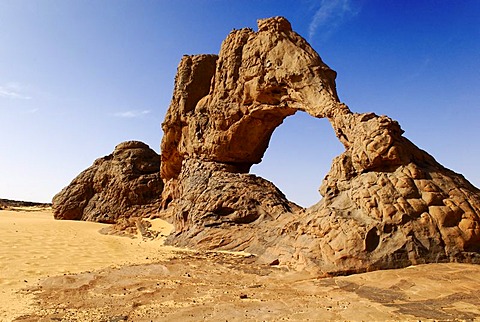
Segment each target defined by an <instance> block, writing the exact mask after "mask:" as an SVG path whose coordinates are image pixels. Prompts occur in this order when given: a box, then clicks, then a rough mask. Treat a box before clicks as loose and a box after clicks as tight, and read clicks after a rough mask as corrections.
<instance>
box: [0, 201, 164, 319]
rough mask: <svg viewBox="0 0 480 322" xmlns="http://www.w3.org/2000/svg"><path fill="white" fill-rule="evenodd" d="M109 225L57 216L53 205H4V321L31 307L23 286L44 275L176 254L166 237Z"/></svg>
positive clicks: (0, 266) (0, 289)
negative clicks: (135, 234)
mask: <svg viewBox="0 0 480 322" xmlns="http://www.w3.org/2000/svg"><path fill="white" fill-rule="evenodd" d="M32 210H33V211H32ZM35 210H37V211H35ZM160 222H161V223H159V220H157V221H154V222H153V226H152V227H154V228H155V229H157V230H164V231H169V230H170V229H171V227H169V225H168V224H167V223H165V222H163V221H160ZM165 224H166V225H165ZM105 226H106V225H103V224H98V223H92V222H75V221H57V220H54V219H53V217H52V213H51V211H50V210H48V209H40V210H38V209H35V208H25V209H21V208H16V210H15V211H7V210H0V236H1V237H0V238H1V243H0V321H11V320H12V319H13V318H14V317H15V316H18V315H21V314H25V313H28V312H29V310H30V309H29V304H31V303H32V298H33V296H31V295H29V294H19V293H18V290H19V289H20V288H23V287H28V286H30V285H34V284H35V283H37V282H38V281H39V280H41V279H42V278H45V277H48V276H53V275H61V274H71V273H79V272H84V271H90V270H96V269H100V268H106V267H116V266H119V265H126V264H133V263H137V264H140V263H151V262H152V261H153V260H159V259H163V258H164V257H165V256H166V257H165V258H168V256H170V249H169V248H168V247H161V245H163V240H162V239H158V240H155V241H143V239H142V238H136V239H131V238H127V237H116V236H106V235H102V234H99V233H98V231H99V230H100V229H102V228H104V227H105Z"/></svg>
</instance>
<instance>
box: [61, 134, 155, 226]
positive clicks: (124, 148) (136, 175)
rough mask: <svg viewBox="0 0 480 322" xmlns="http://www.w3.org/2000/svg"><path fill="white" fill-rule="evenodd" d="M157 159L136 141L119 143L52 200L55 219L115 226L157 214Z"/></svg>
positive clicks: (143, 145) (152, 152)
mask: <svg viewBox="0 0 480 322" xmlns="http://www.w3.org/2000/svg"><path fill="white" fill-rule="evenodd" d="M162 189H163V182H162V180H161V178H160V156H159V155H158V154H157V153H156V152H155V151H153V150H152V149H150V148H149V147H148V145H146V144H145V143H142V142H138V141H128V142H123V143H120V144H119V145H117V146H116V147H115V151H113V153H112V154H110V155H107V156H105V157H103V158H99V159H97V160H96V161H95V162H94V164H93V165H92V166H91V167H90V168H88V169H86V170H85V171H83V172H82V173H80V174H79V175H78V176H77V177H76V178H75V179H74V180H73V181H72V182H71V183H70V185H68V186H67V187H65V188H64V189H63V190H62V191H61V192H59V193H58V194H57V195H56V196H55V197H54V198H53V211H54V217H55V218H56V219H70V220H88V221H98V222H105V223H116V222H117V221H118V220H119V219H120V218H122V219H124V218H128V217H132V216H133V217H143V216H146V215H149V214H151V213H153V212H156V211H157V210H158V207H159V205H160V200H161V199H160V196H161V193H162Z"/></svg>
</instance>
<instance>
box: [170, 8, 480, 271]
mask: <svg viewBox="0 0 480 322" xmlns="http://www.w3.org/2000/svg"><path fill="white" fill-rule="evenodd" d="M335 77H336V73H335V72H334V71H333V70H332V69H330V68H329V67H328V66H327V65H326V64H325V63H324V62H323V61H322V60H321V58H320V57H319V55H318V54H317V53H316V52H315V51H314V50H313V49H312V48H311V47H310V45H309V44H308V43H307V41H305V39H303V38H302V37H301V36H299V35H298V34H297V33H295V32H294V31H292V28H291V26H290V23H289V22H288V21H287V20H286V19H284V18H282V17H275V18H270V19H264V20H260V21H259V22H258V31H257V32H255V31H253V30H251V29H241V30H234V31H232V32H231V33H230V34H229V35H228V37H227V38H226V39H225V41H224V42H223V44H222V47H221V50H220V53H219V55H218V56H215V55H196V56H184V57H183V58H182V60H181V62H180V65H179V67H178V71H177V76H176V80H175V87H174V93H173V99H172V102H171V105H170V107H169V109H168V111H167V115H166V117H165V121H164V123H163V124H162V127H163V131H164V137H163V140H162V152H161V159H162V164H161V176H162V178H163V180H164V183H165V189H164V190H163V195H162V196H163V201H162V207H163V208H164V209H166V210H168V211H169V213H173V214H174V220H175V229H176V231H175V233H174V234H173V235H172V236H170V238H169V240H168V242H169V243H171V244H174V245H180V246H188V247H193V248H204V249H227V250H237V251H247V252H252V253H255V254H257V255H258V256H259V258H260V259H261V260H263V261H267V262H275V263H276V262H280V263H283V264H288V265H291V266H295V267H300V268H307V269H311V270H316V271H318V272H319V273H320V274H345V273H353V272H361V271H366V270H373V269H384V268H395V267H404V266H407V265H411V264H417V263H427V262H444V261H460V262H474V263H480V217H479V214H480V191H479V190H478V189H477V188H475V187H474V186H472V185H471V184H470V183H469V182H468V181H467V180H466V179H465V178H464V177H463V176H461V175H459V174H457V173H454V172H453V171H451V170H448V169H446V168H444V167H443V166H442V165H440V164H439V163H438V162H436V161H435V159H434V158H433V157H432V156H430V155H429V154H427V153H426V152H425V151H422V150H420V149H419V148H418V147H416V146H415V145H414V144H413V143H412V142H410V141H409V140H408V139H407V138H405V137H404V136H403V131H402V129H401V127H400V125H399V124H398V123H397V122H396V121H394V120H392V119H390V118H388V117H386V116H378V115H376V114H373V113H364V114H358V113H353V112H351V111H350V109H349V108H348V107H347V106H346V105H345V104H343V103H341V102H340V101H339V99H338V96H337V93H336V86H335ZM299 110H300V111H305V112H307V113H308V114H310V115H311V116H312V117H317V118H327V119H328V120H329V121H330V124H331V125H332V127H333V129H334V130H335V133H336V136H337V138H338V139H339V140H340V141H341V143H342V144H343V145H344V147H345V151H344V153H342V154H341V155H340V156H338V157H336V158H335V159H334V160H333V162H332V166H331V170H330V172H329V173H328V174H327V176H326V177H325V179H324V181H323V183H322V185H321V187H320V193H321V195H322V196H323V198H322V199H321V200H320V201H319V203H318V204H316V205H314V206H312V207H311V208H308V209H302V208H301V207H299V206H297V205H295V204H293V203H292V202H289V201H288V200H287V199H286V198H285V196H284V195H283V194H282V193H281V192H280V191H279V190H278V189H277V188H276V187H275V186H274V185H273V184H272V183H270V182H268V181H266V180H264V179H262V178H259V177H256V176H254V175H251V174H249V173H248V172H249V169H250V167H251V166H252V165H253V164H255V163H259V162H261V160H262V157H263V155H264V153H265V151H266V149H267V147H268V143H269V140H270V137H271V135H272V133H273V131H274V130H275V128H276V127H278V126H279V125H280V124H281V123H282V121H283V120H284V119H285V118H286V117H288V116H290V115H293V114H295V113H296V112H297V111H299ZM312 148H315V147H312Z"/></svg>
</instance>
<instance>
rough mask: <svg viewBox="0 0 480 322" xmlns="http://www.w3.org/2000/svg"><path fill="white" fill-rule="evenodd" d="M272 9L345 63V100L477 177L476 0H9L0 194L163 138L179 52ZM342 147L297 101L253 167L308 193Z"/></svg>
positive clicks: (1, 82) (478, 181) (42, 197)
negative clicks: (133, 143) (390, 121)
mask: <svg viewBox="0 0 480 322" xmlns="http://www.w3.org/2000/svg"><path fill="white" fill-rule="evenodd" d="M276 15H282V16H285V17H286V18H288V19H289V20H290V22H291V23H292V26H293V28H294V30H295V31H297V32H298V33H299V34H301V35H302V36H304V37H305V38H306V39H307V40H308V41H309V42H310V44H311V45H312V47H313V48H314V49H315V50H317V52H318V53H319V54H320V56H321V57H322V59H323V60H324V61H325V62H326V63H327V64H328V65H329V66H330V67H331V68H332V69H334V70H336V71H337V72H338V77H337V89H338V93H339V96H340V99H341V100H342V101H343V102H345V103H346V104H348V105H349V107H350V109H352V110H353V111H355V112H369V111H373V112H375V113H377V114H386V115H388V116H390V117H392V118H394V119H396V120H398V121H399V122H400V124H401V126H402V128H403V129H404V130H405V136H406V137H407V138H409V139H410V140H412V141H413V142H414V143H415V144H417V145H418V146H419V147H421V148H422V149H424V150H426V151H427V152H429V153H430V154H432V155H433V156H434V157H435V158H436V159H437V161H439V162H440V163H442V164H443V165H444V166H446V167H448V168H450V169H452V170H454V171H456V172H460V173H463V174H464V175H465V177H466V178H467V179H469V180H470V181H471V182H472V183H473V184H474V185H476V186H477V187H478V186H480V172H479V171H478V163H479V162H478V160H479V158H480V142H479V141H480V136H479V130H478V129H479V126H478V122H479V120H480V72H479V71H480V1H476V0H475V1H473V0H472V1H442V0H437V1H388V0H378V1H377V0H363V1H361V0H360V1H354V0H323V1H313V0H310V1H309V0H303V1H302V0H297V1H279V0H277V1H269V0H265V1H247V0H242V1H235V0H230V1H227V0H224V1H221V0H198V1H194V0H190V1H186V0H176V1H161V0H158V1H153V0H150V1H147V0H129V1H127V0H103V1H98V0H95V1H89V0H38V1H31V0H0V44H1V46H0V71H1V72H0V121H1V126H0V138H1V140H0V151H1V155H0V198H10V199H19V200H31V201H50V200H51V198H52V197H53V195H54V194H55V193H57V192H58V191H60V190H61V189H62V188H63V187H64V186H66V185H67V184H68V183H69V182H70V181H71V180H72V179H73V178H74V177H75V176H76V175H77V174H78V173H80V171H82V170H84V169H85V168H87V167H88V166H90V165H91V164H92V163H93V161H94V160H95V159H96V158H98V157H101V156H103V155H106V154H109V153H110V152H111V151H113V148H114V146H115V145H116V144H118V143H120V142H122V141H125V140H141V141H144V142H145V143H147V144H149V145H150V147H152V148H153V149H155V150H156V151H157V152H159V146H160V140H161V137H162V131H161V128H160V124H161V122H162V120H163V117H164V115H165V113H166V110H167V108H168V105H169V102H170V99H171V96H172V88H173V81H174V77H175V72H176V68H177V65H178V62H179V61H180V59H181V56H182V55H184V54H199V53H218V51H219V49H220V44H221V42H222V40H223V39H224V38H225V37H226V36H227V34H228V33H229V32H230V31H231V30H232V29H233V28H236V29H239V28H243V27H251V28H254V29H256V20H257V19H258V18H265V17H270V16H276ZM342 150H343V149H342V146H341V145H340V144H339V142H338V141H337V139H336V138H335V137H334V134H333V131H332V129H331V128H330V126H329V124H328V122H327V121H326V120H318V119H314V118H311V117H309V116H308V115H305V114H302V113H297V114H296V115H294V116H292V117H290V118H288V119H286V120H285V122H284V124H282V125H281V126H280V127H279V128H278V129H277V130H276V131H275V133H274V135H273V137H272V141H271V144H270V147H269V149H268V150H267V153H266V154H265V157H264V161H263V162H262V163H261V164H260V165H256V166H254V167H253V168H252V172H254V173H257V174H259V175H261V176H263V177H265V178H267V179H269V180H271V181H273V182H274V183H275V184H277V186H278V187H279V188H280V189H281V190H282V191H283V192H284V193H286V195H287V196H288V197H289V198H290V199H291V200H293V201H296V202H298V203H300V204H301V205H304V206H308V205H311V204H313V203H315V202H316V201H318V200H319V199H320V196H319V194H318V192H317V190H318V187H319V186H320V184H321V181H322V178H323V177H324V176H325V174H326V173H327V172H328V170H329V168H330V164H331V160H332V159H333V157H334V156H336V155H338V154H340V153H341V152H342Z"/></svg>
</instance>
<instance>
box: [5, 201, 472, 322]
mask: <svg viewBox="0 0 480 322" xmlns="http://www.w3.org/2000/svg"><path fill="white" fill-rule="evenodd" d="M104 227H105V225H103V224H98V223H90V222H76V221H75V222H74V221H55V220H53V218H52V215H51V211H50V210H42V211H34V212H32V211H18V209H17V211H5V210H1V211H0V234H1V236H2V243H1V244H0V274H1V275H0V276H1V279H0V321H111V322H113V321H202V320H208V321H245V320H251V321H282V320H283V321H298V320H310V321H324V320H330V321H338V320H340V321H373V320H375V321H386V320H390V321H418V320H422V321H428V320H477V321H478V320H480V293H479V292H478V289H479V287H480V266H478V265H469V264H456V263H454V264H428V265H420V266H412V267H408V268H405V269H397V270H386V271H376V272H369V273H364V274H357V275H351V276H346V277H334V278H317V277H315V276H312V275H309V274H307V273H303V272H296V271H290V270H288V269H287V268H285V267H281V266H280V267H279V266H269V265H259V264H257V263H256V262H255V257H254V256H251V255H250V256H249V255H248V254H230V253H222V252H194V251H189V250H181V249H175V248H171V247H166V246H162V244H163V240H162V239H161V238H160V239H156V240H148V241H147V240H144V239H143V238H142V237H141V236H137V237H136V238H134V239H132V238H128V237H117V236H107V235H102V234H100V233H99V230H100V229H102V228H104ZM153 228H154V229H157V230H161V231H163V232H164V234H166V233H167V232H168V230H169V229H171V227H170V226H168V224H166V223H165V222H162V221H159V220H156V221H154V223H153Z"/></svg>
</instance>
